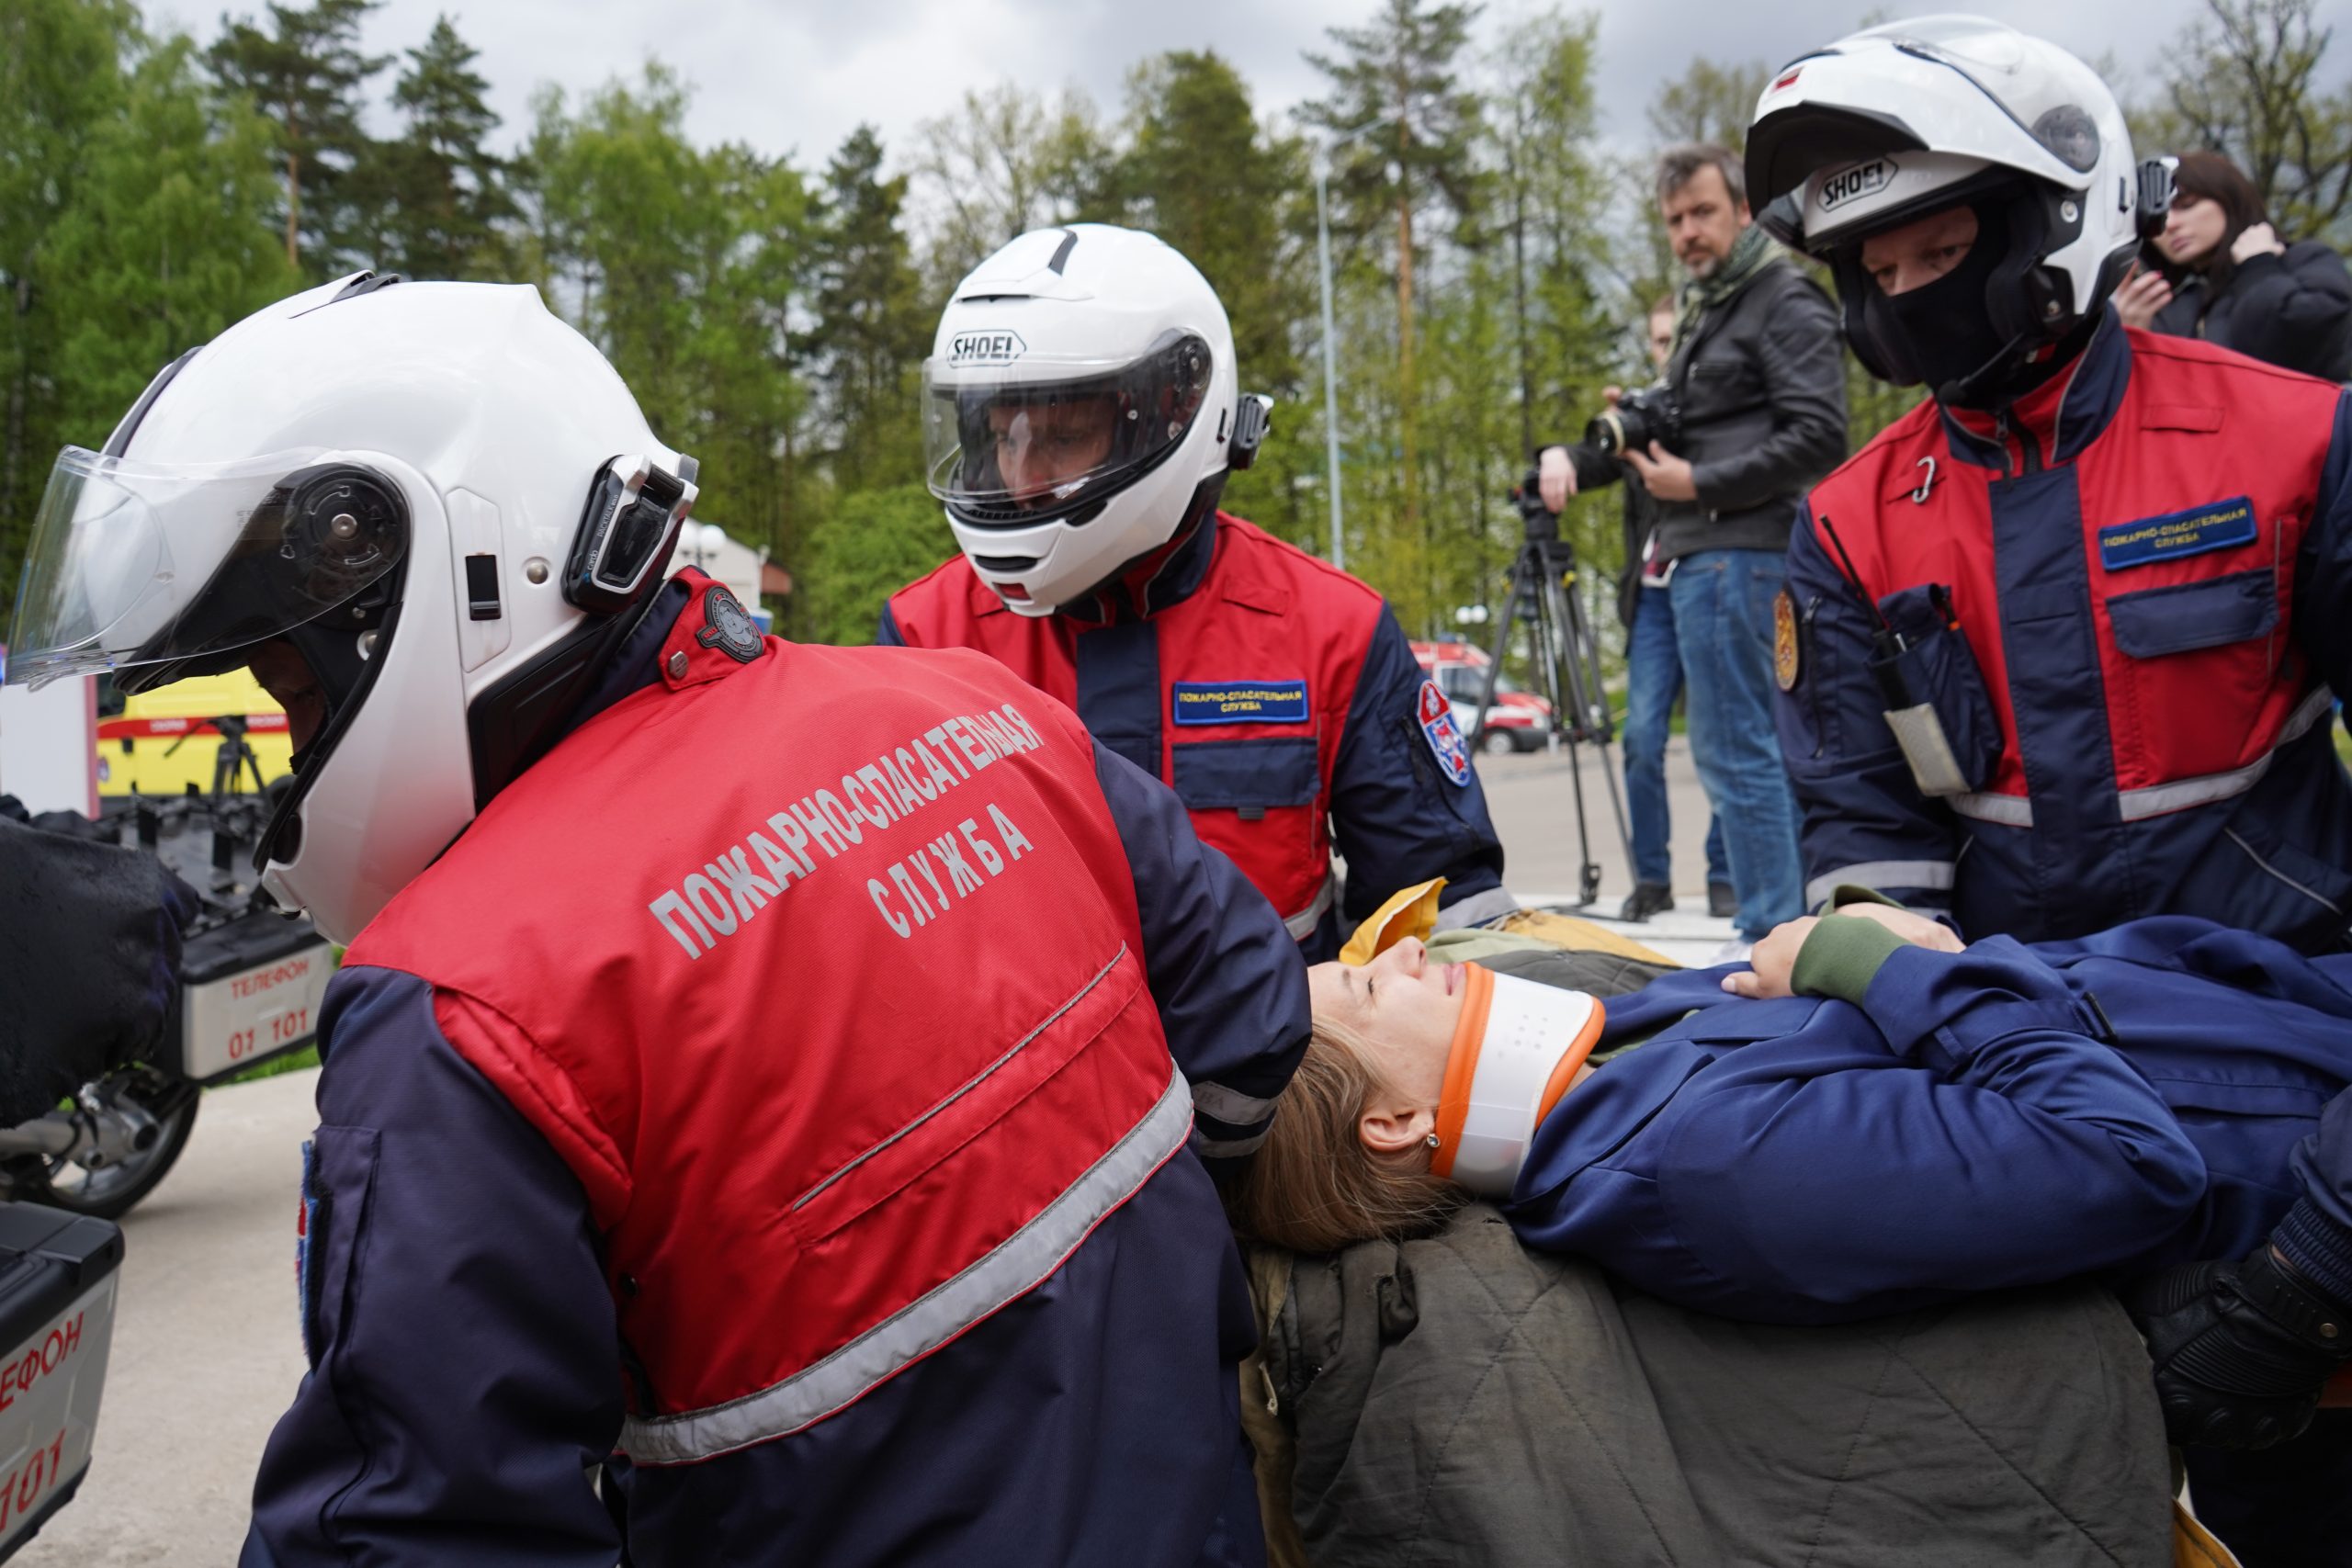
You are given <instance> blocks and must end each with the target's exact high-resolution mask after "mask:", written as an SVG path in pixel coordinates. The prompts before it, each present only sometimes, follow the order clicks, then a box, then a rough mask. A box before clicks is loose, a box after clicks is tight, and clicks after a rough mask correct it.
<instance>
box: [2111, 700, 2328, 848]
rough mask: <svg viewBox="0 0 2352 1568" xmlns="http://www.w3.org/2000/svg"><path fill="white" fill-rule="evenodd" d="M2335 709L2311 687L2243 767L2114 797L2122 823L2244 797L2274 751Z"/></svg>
mask: <svg viewBox="0 0 2352 1568" xmlns="http://www.w3.org/2000/svg"><path fill="white" fill-rule="evenodd" d="M2334 707H2335V697H2334V696H2333V695H2332V694H2330V693H2329V692H2328V689H2327V688H2326V687H2324V686H2320V687H2315V688H2314V689H2313V690H2312V694H2310V695H2309V696H2307V697H2305V698H2304V699H2303V700H2302V701H2301V703H2298V704H2297V705H2295V711H2294V712H2293V713H2290V714H2289V715H2288V716H2287V722H2286V723H2285V724H2283V725H2281V726H2279V728H2278V742H2277V744H2276V745H2273V746H2272V747H2271V748H2270V750H2267V751H2265V752H2264V753H2263V754H2262V755H2261V756H2259V757H2256V759H2255V760H2254V761H2251V762H2248V763H2247V764H2246V765H2245V767H2243V768H2232V769H2231V770H2230V771H2229V772H2228V773H2204V774H2200V775H2199V776H2198V777H2196V778H2193V779H2175V780H2174V781H2173V782H2172V783H2170V784H2150V785H2148V786H2146V787H2145V788H2143V789H2127V790H2125V791H2123V793H2122V794H2121V795H2120V796H2118V797H2117V798H2118V802H2119V804H2120V807H2121V809H2122V812H2123V820H2125V821H2126V822H2139V821H2144V820H2145V819H2146V818H2151V817H2162V816H2164V815H2165V814H2166V813H2167V812H2173V811H2187V810H2188V809H2189V808H2190V807H2196V806H2210V805H2211V804H2212V803H2213V802H2214V801H2217V800H2227V799H2229V798H2230V797H2231V796H2232V795H2244V794H2245V792H2246V791H2248V790H2250V789H2252V788H2253V787H2254V786H2255V785H2256V784H2259V783H2261V782H2262V775H2263V774H2265V773H2268V772H2269V771H2270V764H2271V762H2272V761H2274V760H2275V759H2276V758H2277V757H2278V748H2279V747H2280V746H2284V745H2286V744H2288V743H2289V742H2290V741H2294V740H2301V739H2302V738H2303V737H2304V736H2306V735H2308V734H2310V733H2311V728H2312V725H2314V724H2316V723H2318V722H2319V721H2320V720H2321V719H2323V718H2324V717H2325V716H2327V714H2328V713H2329V711H2330V710H2331V709H2333V708H2334Z"/></svg>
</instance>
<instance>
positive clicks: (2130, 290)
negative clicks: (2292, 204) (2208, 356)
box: [2115, 230, 2252, 332]
mask: <svg viewBox="0 0 2352 1568" xmlns="http://www.w3.org/2000/svg"><path fill="white" fill-rule="evenodd" d="M2247 232H2248V233H2251V232H2252V231H2251V230H2248V231H2247ZM2241 237H2243V236H2241ZM2171 303H2172V285H2171V284H2169V283H2166V282H2165V275H2164V274H2163V273H2161V272H2150V271H2144V270H2143V271H2140V272H2135V273H2133V274H2132V275H2131V276H2130V277H2128V278H2126V279H2125V280H2124V282H2123V287H2122V288H2118V289H2117V290H2116V291H2115V310H2116V314H2118V315H2120V316H2121V317H2122V318H2123V324H2124V325H2125V326H2127V327H2138V328H2139V329H2140V330H2142V331H2143V332H2145V331H2146V330H2147V329H2148V328H2149V327H2151V326H2153V325H2154V324H2155V320H2156V312H2157V311H2159V310H2163V309H2164V308H2165V306H2167V305H2169V304H2171Z"/></svg>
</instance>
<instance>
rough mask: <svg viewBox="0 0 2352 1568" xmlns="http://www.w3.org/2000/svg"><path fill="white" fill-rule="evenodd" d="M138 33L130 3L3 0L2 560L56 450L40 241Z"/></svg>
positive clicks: (58, 324)
mask: <svg viewBox="0 0 2352 1568" xmlns="http://www.w3.org/2000/svg"><path fill="white" fill-rule="evenodd" d="M137 36H138V16H137V13H136V12H135V11H134V10H133V9H132V8H131V7H130V6H129V5H127V4H114V5H100V4H91V3H89V0H0V284H5V285H6V290H7V295H6V310H5V311H4V312H0V377H5V378H6V389H5V398H6V411H5V418H4V419H0V566H6V568H7V571H8V574H7V577H6V579H5V581H6V584H7V589H6V591H7V592H9V594H10V596H11V597H12V598H13V595H14V585H15V581H16V571H15V562H16V559H17V556H18V554H19V553H20V552H21V551H22V549H23V547H24V535H25V530H26V529H27V528H28V526H29V525H30V524H31V521H32V512H33V508H34V507H35V506H36V505H37V504H38V503H39V502H40V492H41V488H42V486H43V484H44V483H45V482H46V480H47V479H48V476H49V463H50V458H51V455H52V454H53V453H54V452H55V451H56V449H57V445H58V441H57V432H58V423H57V420H56V416H55V408H54V404H53V402H52V400H51V386H52V380H51V378H52V375H53V372H54V368H55V366H56V361H57V344H58V343H59V341H60V339H61V337H62V334H63V333H64V331H65V330H66V329H67V328H69V327H70V325H71V323H70V322H68V321H64V320H63V319H62V318H61V317H60V316H59V315H58V313H57V312H56V311H55V310H52V309H51V308H50V301H49V299H48V298H47V291H46V286H47V284H48V283H49V281H50V278H51V274H50V273H49V271H48V269H47V268H46V266H45V265H44V264H45V261H46V247H47V244H48V242H49V239H50V236H51V231H53V230H54V229H55V228H56V225H57V222H58V220H59V219H60V217H61V216H62V214H63V212H64V210H65V209H66V208H67V207H68V206H69V205H70V204H71V202H72V201H73V199H74V194H75V192H76V191H77V190H78V188H79V184H80V182H79V175H80V174H81V171H82V170H83V168H84V167H85V164H86V162H87V159H88V157H89V153H90V144H91V142H92V141H93V139H94V138H96V136H97V135H98V134H99V133H100V131H101V130H102V129H103V128H104V127H105V125H106V124H107V122H108V121H109V120H110V119H111V118H113V117H114V116H115V115H116V114H118V113H119V112H120V107H121V103H122V96H123V84H122V74H121V68H120V65H119V61H120V59H121V57H122V56H123V54H124V53H125V52H127V51H129V50H130V49H131V48H132V47H133V46H134V44H135V42H136V39H137Z"/></svg>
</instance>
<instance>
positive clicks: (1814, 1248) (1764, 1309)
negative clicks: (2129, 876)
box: [1506, 916, 2352, 1323]
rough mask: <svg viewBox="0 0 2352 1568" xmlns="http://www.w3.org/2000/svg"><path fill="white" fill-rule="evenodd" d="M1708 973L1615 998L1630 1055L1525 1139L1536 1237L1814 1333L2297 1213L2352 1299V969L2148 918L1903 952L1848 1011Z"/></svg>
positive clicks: (1630, 1276)
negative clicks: (1746, 991) (2033, 937)
mask: <svg viewBox="0 0 2352 1568" xmlns="http://www.w3.org/2000/svg"><path fill="white" fill-rule="evenodd" d="M1725 973H1727V971H1725V970H1722V969H1715V970H1704V971H1696V972H1692V973H1690V974H1684V975H1677V976H1669V977H1668V978H1667V979H1664V980H1661V981H1658V982H1657V983H1655V984H1653V985H1651V986H1649V987H1645V989H1643V990H1641V991H1639V992H1637V993H1635V994H1634V995H1632V996H1629V997H1623V998H1613V999H1611V1001H1610V1002H1609V1004H1608V1008H1609V1021H1608V1028H1607V1031H1606V1032H1605V1033H1604V1034H1603V1035H1602V1037H1601V1040H1600V1045H1599V1047H1598V1048H1597V1052H1596V1058H1597V1059H1598V1057H1599V1056H1600V1054H1605V1053H1608V1052H1610V1051H1611V1050H1612V1049H1614V1048H1616V1047H1619V1046H1623V1045H1627V1044H1629V1043H1634V1042H1641V1043H1640V1044H1639V1045H1638V1047H1637V1048H1634V1049H1631V1050H1627V1051H1625V1052H1623V1054H1622V1055H1615V1056H1612V1057H1610V1058H1609V1059H1607V1060H1605V1061H1603V1062H1601V1065H1600V1070H1599V1071H1598V1072H1596V1073H1595V1074H1593V1076H1592V1077H1589V1079H1587V1080H1586V1081H1585V1082H1584V1083H1583V1084H1581V1085H1579V1086H1578V1087H1577V1089H1575V1090H1573V1091H1572V1092H1571V1093H1570V1094H1569V1095H1568V1096H1567V1097H1566V1099H1565V1100H1562V1101H1561V1102H1560V1104H1559V1106H1558V1107H1557V1108H1556V1109H1555V1111H1553V1113H1552V1114H1551V1115H1550V1116H1549V1117H1548V1118H1546V1119H1545V1121H1544V1124H1543V1126H1542V1127H1540V1128H1539V1129H1538V1130H1537V1132H1536V1136H1535V1141H1534V1144H1533V1145H1532V1147H1531V1149H1530V1151H1529V1154H1528V1159H1527V1164H1526V1167H1525V1168H1524V1169H1523V1170H1522V1171H1521V1175H1520V1179H1519V1184H1518V1187H1517V1188H1516V1190H1514V1192H1513V1195H1512V1200H1511V1202H1510V1206H1509V1208H1508V1209H1507V1211H1506V1213H1508V1214H1509V1215H1510V1221H1511V1224H1513V1226H1514V1227H1515V1228H1516V1229H1517V1230H1518V1232H1519V1235H1520V1236H1521V1239H1522V1240H1524V1241H1526V1242H1527V1243H1528V1244H1529V1245H1530V1246H1532V1247H1543V1248H1545V1249H1547V1250H1553V1251H1560V1252H1574V1253H1581V1254H1583V1255H1585V1256H1588V1257H1589V1258H1593V1259H1594V1260H1596V1261H1598V1262H1600V1263H1601V1264H1602V1265H1603V1266H1605V1267H1607V1268H1609V1269H1612V1270H1614V1271H1615V1272H1616V1273H1618V1274H1620V1275H1622V1276H1623V1278H1625V1279H1626V1280H1629V1281H1631V1282H1632V1283H1633V1284H1634V1285H1635V1286H1637V1287H1639V1288H1640V1289H1642V1290H1644V1291H1646V1292H1651V1293H1653V1294H1656V1295H1659V1296H1663V1297H1666V1298H1668V1300H1671V1301H1675V1302H1679V1303H1683V1304H1686V1305H1689V1306H1693V1307H1698V1308H1702V1309H1703V1310H1706V1311H1710V1312H1715V1313H1720V1314H1725V1315H1728V1316H1733V1317H1745V1318H1753V1319H1760V1320H1766V1321H1775V1322H1790V1323H1826V1322H1835V1321H1839V1320H1844V1319H1849V1318H1860V1317H1867V1316H1871V1315H1875V1314H1883V1313H1891V1312H1898V1311H1903V1310H1905V1309H1907V1308H1911V1307H1917V1306H1921V1305H1927V1304H1931V1303H1938V1302H1942V1301H1947V1300H1950V1299H1951V1298H1953V1297H1956V1296H1959V1295H1962V1294H1966V1293H1971V1292H1980V1291H1986V1290H1995V1289H1999V1288H2002V1287H2005V1286H2013V1285H2024V1284H2030V1283H2035V1282H2039V1281H2042V1280H2056V1279H2061V1278H2065V1277H2069V1276H2074V1275H2079V1274H2086V1273H2089V1274H2100V1275H2107V1276H2110V1277H2113V1278H2116V1279H2119V1280H2120V1279H2127V1278H2130V1277H2131V1276H2134V1275H2137V1274H2141V1273H2144V1272H2147V1271H2149V1270H2152V1269H2158V1268H2162V1267H2165V1266H2166V1265H2169V1264H2174V1263H2180V1262H2187V1261H2190V1260H2194V1259H2198V1258H2238V1257H2242V1256H2243V1255H2245V1253H2246V1252H2248V1251H2250V1250H2252V1249H2253V1248H2254V1247H2256V1245H2257V1244H2259V1243H2260V1242H2261V1241H2262V1239H2263V1238H2264V1237H2265V1236H2267V1235H2270V1234H2271V1231H2272V1228H2273V1227H2274V1226H2276V1225H2278V1224H2279V1223H2280V1221H2281V1220H2282V1219H2286V1218H2288V1217H2289V1215H2290V1210H2292V1211H2294V1216H2295V1217H2294V1220H2292V1221H2290V1225H2289V1228H2288V1232H2285V1233H2282V1237H2284V1236H2286V1235H2289V1234H2290V1233H2298V1224H2300V1233H2298V1234H2306V1235H2309V1236H2311V1237H2312V1238H2313V1246H2314V1247H2315V1248H2316V1249H2317V1254H2316V1256H2310V1257H2293V1258H2290V1260H2292V1261H2295V1262H2297V1263H2299V1264H2301V1266H2303V1267H2304V1269H2305V1271H2306V1272H2307V1273H2310V1274H2312V1277H2313V1278H2314V1280H2317V1281H2319V1282H2321V1283H2323V1284H2326V1283H2334V1284H2335V1285H2336V1288H2337V1291H2338V1293H2339V1294H2352V1292H2346V1291H2344V1289H2343V1281H2342V1280H2341V1277H2340V1275H2339V1274H2338V1272H2337V1271H2338V1270H2340V1269H2344V1268H2345V1267H2346V1259H2345V1258H2343V1257H2342V1256H2341V1254H2340V1253H2337V1252H2334V1251H2331V1248H2334V1247H2341V1246H2342V1245H2343V1243H2342V1237H2343V1235H2345V1234H2346V1233H2345V1231H2344V1230H2342V1229H2339V1228H2338V1227H2352V1096H2346V1095H2344V1094H2343V1090H2344V1089H2346V1085H2347V1083H2352V954H2346V955H2339V956H2335V957H2329V958H2320V959H2310V958H2305V957H2303V956H2301V955H2300V954H2298V953H2295V952H2294V951H2293V950H2292V949H2290V948H2289V947H2287V946H2285V945H2284V944H2282V943H2280V942H2274V941H2271V940H2269V939H2268V938H2266V937H2260V936H2255V935H2252V934H2250V933H2247V932H2245V931H2232V930H2228V929H2225V928H2223V927H2221V926H2216V925H2214V924H2212V923H2211V922H2210V921H2206V920H2200V919H2190V918H2187V917H2180V916H2165V917H2159V918H2156V919H2144V920H2138V921H2134V922H2131V923H2130V924H2128V925H2123V926H2120V927H2118V928H2116V929H2115V930H2113V931H2106V932H2102V933H2100V934H2098V935H2096V936H2092V937H2086V938H2084V939H2082V940H2079V941H2073V942H2038V943H2034V944H2031V945H2027V944H2023V943H2019V942H2013V941H2010V940H2008V939H2007V938H1992V939H1989V940H1986V941H1983V942H1976V943H1975V944H1973V946H1971V947H1970V948H1969V949H1968V950H1967V951H1966V952H1965V953H1932V952H1929V951H1928V950H1926V949H1924V948H1916V947H1907V946H1905V947H1898V948H1896V950H1895V951H1894V953H1892V954H1891V955H1889V956H1887V957H1886V958H1885V960H1884V962H1883V964H1880V965H1879V967H1878V968H1877V970H1876V973H1875V975H1874V976H1870V977H1869V978H1868V981H1867V987H1866V988H1864V989H1862V990H1861V991H1860V996H1859V1000H1858V1002H1855V1001H1844V1000H1838V999H1834V998H1827V997H1815V996H1798V997H1792V998H1787V999H1784V1000H1777V1001H1750V1000H1746V999H1743V998H1736V997H1734V996H1731V995H1730V994H1728V993H1726V992H1725V991H1724V990H1723V989H1722V988H1721V980H1722V977H1723V976H1724V974H1725ZM1798 978H1799V982H1800V985H1802V984H1804V978H1805V976H1804V968H1803V967H1802V966H1800V969H1799V972H1798ZM1645 1037H1646V1038H1645ZM2331 1102H2335V1103H2334V1105H2333V1108H2332V1109H2331ZM2323 1113H2325V1115H2324V1121H2323ZM2299 1200H2301V1201H2303V1203H2304V1206H2302V1207H2298V1201H2299ZM2283 1245H2285V1243H2284V1241H2283V1240H2282V1246H2283Z"/></svg>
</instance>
